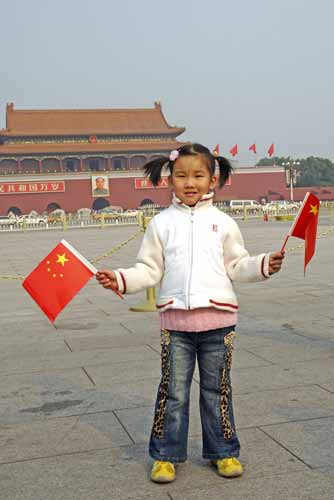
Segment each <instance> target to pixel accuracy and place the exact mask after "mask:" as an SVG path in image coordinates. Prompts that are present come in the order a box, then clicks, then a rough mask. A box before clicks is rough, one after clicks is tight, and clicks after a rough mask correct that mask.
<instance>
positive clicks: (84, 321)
mask: <svg viewBox="0 0 334 500" xmlns="http://www.w3.org/2000/svg"><path fill="white" fill-rule="evenodd" d="M332 224H333V222H332V221H330V220H328V219H327V218H325V217H324V218H321V219H320V224H319V230H318V235H319V238H318V241H317V252H316V256H315V257H314V259H313V261H312V262H311V264H310V265H309V269H308V270H307V273H306V277H304V274H303V248H302V243H303V242H302V241H301V240H296V239H291V241H290V242H289V244H288V247H287V248H288V249H289V248H292V247H293V248H294V250H293V251H291V252H289V251H288V253H287V255H286V259H285V263H284V268H283V269H282V272H281V273H280V274H279V275H277V276H275V277H273V278H271V279H270V280H268V281H266V282H265V283H255V284H236V289H237V292H238V296H239V302H240V318H239V325H238V330H237V331H238V340H237V348H236V350H235V355H234V360H233V363H234V367H233V370H232V379H233V389H234V406H235V413H236V423H237V427H238V432H239V436H240V440H241V445H242V451H241V461H242V462H243V464H244V465H245V473H244V475H243V476H242V477H241V478H238V479H236V480H226V479H222V478H220V477H219V476H218V475H217V474H216V472H215V470H214V469H213V468H212V467H211V466H210V465H209V464H208V463H207V462H206V461H204V460H203V459H202V458H201V426H200V418H199V410H198V394H199V386H198V382H199V381H198V374H197V373H195V376H194V382H193V387H192V402H191V425H190V433H189V460H188V462H187V463H186V464H183V465H180V466H178V469H177V480H176V481H175V482H174V483H172V484H169V485H156V484H153V483H152V482H150V481H149V478H148V472H149V468H150V463H151V461H150V459H149V457H148V454H147V440H148V436H149V432H150V426H151V421H152V414H153V405H154V400H155V393H156V390H157V385H158V382H159V370H160V355H159V322H158V316H157V314H156V313H133V312H131V311H129V307H130V306H131V305H134V304H136V303H137V302H139V301H141V300H143V299H144V298H145V292H142V293H141V294H138V295H134V296H127V297H126V300H124V301H121V300H120V299H119V298H118V297H117V296H116V295H114V294H113V293H112V292H108V291H106V290H104V289H103V288H102V287H100V286H98V284H97V283H96V281H95V280H91V281H90V282H89V283H88V285H87V286H86V287H85V288H84V289H83V290H82V291H81V292H80V293H79V294H78V295H77V297H75V299H74V300H73V301H72V302H71V304H70V305H69V306H68V307H67V308H66V309H65V311H63V313H61V315H60V316H59V317H58V319H57V321H56V322H55V326H52V325H51V323H49V321H48V320H47V319H46V317H44V315H43V314H42V312H41V311H40V310H39V309H38V307H37V306H36V305H35V303H34V302H33V301H32V300H31V298H30V297H29V296H28V295H27V294H26V292H25V291H24V290H23V288H22V286H21V281H20V280H17V279H2V278H1V279H0V304H1V308H0V322H1V329H0V361H1V362H0V375H1V377H0V399H1V403H2V404H1V406H0V484H1V488H0V499H1V500H2V499H3V500H30V499H31V500H45V499H48V500H54V499H55V500H61V499H64V500H69V499H74V500H79V499H80V500H88V499H92V498H94V500H109V499H110V500H118V499H122V500H125V499H127V500H135V499H136V500H141V499H147V500H151V499H152V500H153V499H154V500H196V499H198V500H200V499H202V498H205V497H209V498H210V499H211V500H216V499H217V500H218V499H219V500H220V499H222V498H225V499H227V498H233V499H235V500H239V499H240V500H254V499H256V500H262V499H266V500H287V499H289V500H290V499H296V500H297V499H300V500H306V499H307V500H308V499H309V500H320V499H321V500H330V499H331V500H332V499H333V488H334V311H333V304H334V301H333V295H334V266H333V248H334V231H333V225H332ZM239 225H240V227H241V230H242V233H243V235H244V239H245V242H246V246H247V248H248V249H249V251H250V252H251V253H253V254H255V253H258V252H260V251H270V250H279V249H280V247H281V244H282V242H283V240H284V237H285V234H286V233H287V231H288V229H289V227H290V222H284V221H283V222H282V221H281V222H274V221H271V222H264V221H240V222H239ZM136 230H137V228H136V227H133V226H125V227H120V226H115V227H110V228H108V227H106V228H104V229H100V228H96V229H94V228H90V229H77V230H68V231H65V232H62V231H58V230H54V231H31V232H29V231H28V232H26V233H23V232H22V233H14V232H13V233H2V234H0V244H1V260H0V276H8V275H12V276H16V275H26V274H28V273H29V272H30V271H31V270H32V269H33V268H34V267H35V265H36V264H37V263H38V262H39V261H40V260H41V259H42V258H43V257H44V256H45V255H46V254H47V253H48V252H49V251H50V250H51V249H52V248H53V246H54V245H55V244H56V243H58V242H59V241H60V239H62V238H65V239H67V240H68V241H69V242H70V243H71V244H72V245H74V246H75V247H76V248H77V249H78V250H79V251H80V252H81V253H82V254H83V255H85V257H87V258H88V259H94V258H95V257H97V256H99V255H101V254H103V253H105V252H106V251H108V250H110V249H111V248H112V247H114V246H117V245H118V244H119V243H121V242H123V241H125V240H127V239H128V238H129V237H130V236H131V235H132V234H134V233H135V231H136ZM139 242H140V237H139V238H137V239H136V240H133V241H131V242H130V243H129V244H128V245H126V246H124V247H123V248H121V250H120V251H119V252H116V253H114V254H113V255H112V256H111V257H108V258H106V259H104V260H103V261H101V263H100V264H99V266H98V267H99V268H103V267H119V266H124V267H126V266H127V265H130V264H132V263H133V261H134V258H135V255H136V252H137V250H138V246H139Z"/></svg>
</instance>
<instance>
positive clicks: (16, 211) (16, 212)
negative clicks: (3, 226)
mask: <svg viewBox="0 0 334 500" xmlns="http://www.w3.org/2000/svg"><path fill="white" fill-rule="evenodd" d="M10 214H13V215H21V214H22V211H21V210H20V209H19V208H18V207H10V208H9V209H8V210H7V215H10Z"/></svg>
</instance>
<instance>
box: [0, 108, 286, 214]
mask: <svg viewBox="0 0 334 500" xmlns="http://www.w3.org/2000/svg"><path fill="white" fill-rule="evenodd" d="M184 131H185V128H184V127H177V126H171V125H169V123H168V122H167V121H166V119H165V117H164V114H163V112H162V109H161V104H160V103H159V102H156V103H155V104H154V107H153V108H147V109H84V110H80V109H75V110H72V109H71V110H70V109H68V110H66V109H59V110H58V109H52V110H16V109H15V108H14V104H13V103H10V104H7V108H6V128H5V129H2V130H0V213H1V214H7V213H8V212H9V211H12V212H14V213H16V214H21V213H22V214H24V213H29V212H30V211H31V210H35V211H37V212H38V213H43V212H46V211H48V212H50V211H52V210H54V209H56V208H61V209H63V210H65V211H66V212H75V211H76V210H78V209H80V208H91V209H93V210H98V209H100V208H104V207H105V206H108V205H115V206H122V207H123V208H128V209H129V208H137V207H139V206H141V205H143V204H145V203H153V204H158V205H168V204H169V202H170V199H171V192H170V189H169V187H168V182H167V180H166V179H163V182H162V183H161V185H160V186H159V187H157V188H153V187H152V186H151V185H150V183H149V182H148V181H147V179H146V178H145V177H144V174H143V170H142V166H143V165H144V164H145V163H146V162H147V161H149V160H151V159H153V158H155V157H157V156H161V155H164V156H165V155H169V153H170V151H171V150H173V149H176V148H177V147H179V146H180V145H181V144H182V143H184V142H185V141H183V142H182V141H180V140H179V136H180V135H181V134H182V133H183V132H184ZM287 192H288V191H287V188H286V184H285V175H284V170H283V169H282V168H280V167H252V168H240V169H238V168H237V169H235V173H234V174H233V175H232V178H231V179H230V182H229V183H228V185H226V186H224V188H223V189H219V190H217V193H216V200H217V201H221V200H224V199H255V200H258V201H259V200H261V199H262V198H265V199H267V200H271V199H280V198H288V195H287Z"/></svg>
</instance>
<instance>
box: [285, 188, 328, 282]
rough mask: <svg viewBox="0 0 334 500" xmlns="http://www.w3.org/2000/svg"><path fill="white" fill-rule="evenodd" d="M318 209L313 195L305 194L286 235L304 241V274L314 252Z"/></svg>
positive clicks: (317, 203) (318, 205) (317, 201)
mask: <svg viewBox="0 0 334 500" xmlns="http://www.w3.org/2000/svg"><path fill="white" fill-rule="evenodd" d="M319 208H320V201H319V198H317V197H316V196H315V195H314V194H313V193H306V195H305V198H304V201H303V205H302V206H301V208H300V210H299V212H298V214H297V217H296V219H295V221H294V223H293V225H292V227H291V229H290V231H289V234H288V236H295V238H301V239H302V240H305V255H304V272H305V271H306V266H307V264H308V263H309V262H310V260H311V259H312V257H313V255H314V252H315V244H316V241H317V227H318V216H319Z"/></svg>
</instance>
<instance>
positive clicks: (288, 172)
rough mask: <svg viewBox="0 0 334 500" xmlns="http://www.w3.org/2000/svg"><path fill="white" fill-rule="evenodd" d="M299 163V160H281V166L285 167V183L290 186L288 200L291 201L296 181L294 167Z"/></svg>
mask: <svg viewBox="0 0 334 500" xmlns="http://www.w3.org/2000/svg"><path fill="white" fill-rule="evenodd" d="M298 165H300V162H299V161H294V160H289V161H287V162H283V163H282V166H283V167H284V168H285V178H286V183H287V185H288V186H290V200H291V201H293V186H294V185H296V181H297V170H296V167H297V166H298Z"/></svg>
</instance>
